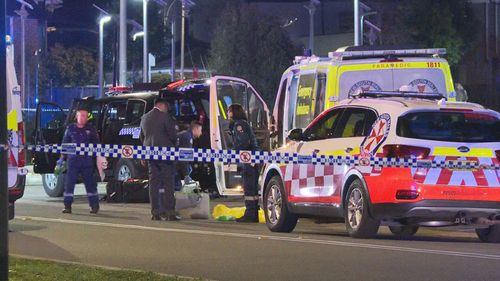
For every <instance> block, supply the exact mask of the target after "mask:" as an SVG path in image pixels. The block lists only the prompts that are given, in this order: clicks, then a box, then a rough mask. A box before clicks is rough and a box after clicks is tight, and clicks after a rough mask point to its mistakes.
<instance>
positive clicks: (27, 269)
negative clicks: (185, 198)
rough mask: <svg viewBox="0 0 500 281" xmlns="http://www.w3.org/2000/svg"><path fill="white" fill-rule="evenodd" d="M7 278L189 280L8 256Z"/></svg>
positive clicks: (47, 280)
mask: <svg viewBox="0 0 500 281" xmlns="http://www.w3.org/2000/svg"><path fill="white" fill-rule="evenodd" d="M9 279H10V280H15V281H17V280H19V281H21V280H22V281H31V280H36V281H53V280H74V281H80V280H82V281H83V280H85V281H87V280H88V281H90V280H92V281H94V280H110V281H115V280H116V281H118V280H120V281H122V280H130V281H132V280H134V281H135V280H137V281H139V280H140V281H181V280H191V279H186V278H181V277H167V276H162V275H159V274H156V273H152V272H137V271H130V270H113V269H104V268H99V267H92V266H83V265H75V264H66V263H57V262H52V261H44V260H33V259H25V258H18V257H10V265H9Z"/></svg>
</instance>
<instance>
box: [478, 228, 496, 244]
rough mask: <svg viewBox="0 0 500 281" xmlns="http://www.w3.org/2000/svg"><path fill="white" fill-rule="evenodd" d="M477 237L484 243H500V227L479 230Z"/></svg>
mask: <svg viewBox="0 0 500 281" xmlns="http://www.w3.org/2000/svg"><path fill="white" fill-rule="evenodd" d="M476 234H477V237H479V240H481V241H482V242H487V243H500V225H498V224H496V225H492V226H490V227H488V228H477V229H476Z"/></svg>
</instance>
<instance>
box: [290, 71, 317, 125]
mask: <svg viewBox="0 0 500 281" xmlns="http://www.w3.org/2000/svg"><path fill="white" fill-rule="evenodd" d="M315 83H316V73H311V74H303V75H301V76H300V79H299V88H298V91H297V107H296V108H295V124H294V125H295V126H294V127H295V128H305V127H307V126H308V125H309V124H310V123H311V121H312V120H313V117H314V115H313V112H312V111H313V110H314V107H313V99H314V97H313V90H314V85H315Z"/></svg>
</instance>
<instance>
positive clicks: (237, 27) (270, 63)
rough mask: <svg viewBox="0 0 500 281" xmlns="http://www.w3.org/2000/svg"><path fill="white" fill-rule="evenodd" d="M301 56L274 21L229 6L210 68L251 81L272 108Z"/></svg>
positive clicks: (213, 45)
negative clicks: (285, 73) (287, 71)
mask: <svg viewBox="0 0 500 281" xmlns="http://www.w3.org/2000/svg"><path fill="white" fill-rule="evenodd" d="M298 52H299V51H298V50H297V48H296V47H295V46H294V44H293V42H292V41H291V40H290V38H289V37H288V34H287V33H286V31H284V30H283V28H281V26H280V25H279V23H278V22H276V21H275V20H274V19H273V18H271V17H269V16H266V15H262V14H259V13H258V12H257V11H256V10H255V9H253V8H251V7H250V6H249V5H248V4H241V3H239V2H236V3H235V2H228V4H227V6H226V8H225V9H224V11H223V12H222V13H221V15H220V17H219V20H218V23H217V27H216V29H215V32H214V37H213V40H212V42H211V50H210V58H209V67H210V68H211V69H212V70H214V71H215V72H217V73H220V74H224V75H231V76H238V77H242V78H245V79H247V80H248V81H249V82H251V83H252V85H254V87H256V89H257V90H258V91H259V92H260V93H261V95H262V97H263V98H264V99H265V100H266V102H267V103H268V104H269V105H272V104H274V99H275V96H276V91H277V88H278V84H279V80H280V77H281V74H282V73H283V71H284V70H285V69H286V68H287V67H289V66H290V64H291V62H292V60H293V56H294V55H295V54H297V53H298Z"/></svg>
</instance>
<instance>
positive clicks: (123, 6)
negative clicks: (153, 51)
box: [119, 0, 127, 86]
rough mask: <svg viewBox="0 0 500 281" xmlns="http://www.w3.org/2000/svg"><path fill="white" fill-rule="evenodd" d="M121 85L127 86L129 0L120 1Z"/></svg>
mask: <svg viewBox="0 0 500 281" xmlns="http://www.w3.org/2000/svg"><path fill="white" fill-rule="evenodd" d="M119 52H120V55H119V64H120V66H119V68H120V70H119V84H120V85H123V86H125V85H126V84H127V0H120V51H119Z"/></svg>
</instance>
